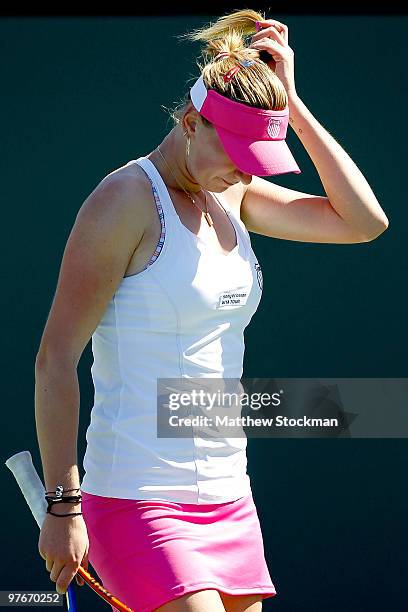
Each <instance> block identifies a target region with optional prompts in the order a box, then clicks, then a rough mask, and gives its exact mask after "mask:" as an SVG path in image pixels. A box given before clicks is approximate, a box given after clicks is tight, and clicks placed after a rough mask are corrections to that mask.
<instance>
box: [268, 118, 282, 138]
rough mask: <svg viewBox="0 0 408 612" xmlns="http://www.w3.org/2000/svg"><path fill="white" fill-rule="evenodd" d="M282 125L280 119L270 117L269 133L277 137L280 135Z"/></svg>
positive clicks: (272, 136)
mask: <svg viewBox="0 0 408 612" xmlns="http://www.w3.org/2000/svg"><path fill="white" fill-rule="evenodd" d="M280 126H281V122H280V119H275V117H271V118H270V119H269V123H268V134H269V136H270V137H271V138H277V136H279V132H280Z"/></svg>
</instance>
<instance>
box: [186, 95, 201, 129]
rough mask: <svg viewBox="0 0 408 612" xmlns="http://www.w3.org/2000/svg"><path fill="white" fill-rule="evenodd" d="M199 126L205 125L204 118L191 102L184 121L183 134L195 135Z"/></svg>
mask: <svg viewBox="0 0 408 612" xmlns="http://www.w3.org/2000/svg"><path fill="white" fill-rule="evenodd" d="M199 124H201V125H204V124H203V121H202V117H201V115H200V113H199V112H198V111H197V110H196V109H195V108H194V106H193V104H192V102H190V104H189V106H188V107H187V110H186V112H185V113H184V116H183V119H182V126H183V132H185V131H188V132H189V133H195V132H196V129H197V127H198V125H199Z"/></svg>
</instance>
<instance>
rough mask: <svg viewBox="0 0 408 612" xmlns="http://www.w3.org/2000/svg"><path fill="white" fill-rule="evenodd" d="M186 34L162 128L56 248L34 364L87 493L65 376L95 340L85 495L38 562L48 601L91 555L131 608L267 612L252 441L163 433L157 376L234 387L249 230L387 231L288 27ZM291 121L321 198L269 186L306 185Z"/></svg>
mask: <svg viewBox="0 0 408 612" xmlns="http://www.w3.org/2000/svg"><path fill="white" fill-rule="evenodd" d="M257 22H258V24H257ZM250 35H252V36H251V39H250V40H248V39H247V37H248V36H250ZM187 36H188V37H190V39H191V40H195V41H199V40H202V41H204V42H205V48H204V55H205V58H206V61H205V63H204V65H203V66H200V75H199V77H198V78H197V80H195V82H194V84H193V85H192V86H191V88H189V91H188V95H187V96H186V98H185V99H184V101H183V103H182V104H181V106H179V107H178V108H176V109H175V110H174V111H173V113H172V116H173V119H174V125H173V127H172V129H171V131H170V132H169V133H168V134H167V135H166V137H165V138H164V140H163V141H162V142H161V143H160V144H159V145H158V146H157V147H156V148H155V149H154V150H153V151H151V152H150V153H149V154H148V155H143V156H140V157H138V158H136V159H134V160H131V161H129V162H128V163H126V165H124V166H123V167H120V168H118V169H115V170H114V171H113V172H111V173H110V174H108V175H107V176H106V177H104V178H103V180H102V181H101V182H100V184H99V185H98V186H97V187H96V188H95V190H94V191H93V192H92V193H91V194H90V195H89V197H88V198H87V199H86V200H85V202H84V203H83V205H82V207H81V209H80V210H79V213H78V215H77V218H76V221H75V224H74V227H73V229H72V231H71V234H70V236H69V239H68V242H67V245H66V249H65V252H64V256H63V261H62V264H61V270H60V276H59V280H58V285H57V290H56V294H55V296H54V300H53V304H52V307H51V311H50V314H49V317H48V320H47V324H46V326H45V330H44V333H43V337H42V340H41V345H40V347H39V351H38V355H37V360H36V423H37V431H38V439H39V444H40V450H41V459H42V463H43V469H44V478H45V482H46V488H47V491H54V490H56V489H57V487H58V486H59V487H62V488H63V491H62V493H61V489H59V490H58V491H59V493H60V494H62V499H63V500H64V499H65V496H64V493H63V492H64V491H70V490H71V489H75V488H78V487H80V480H79V472H78V467H77V457H76V453H77V450H76V438H77V428H78V411H79V403H80V401H79V388H78V377H77V371H76V370H77V365H78V362H79V359H80V356H81V354H82V352H83V350H84V348H85V346H86V345H87V343H88V341H89V339H90V338H91V337H92V350H93V356H94V363H93V366H92V376H93V381H94V386H95V401H94V406H93V408H92V412H91V421H90V425H89V428H88V430H87V436H86V437H87V448H86V454H85V458H84V468H85V476H84V479H83V481H82V483H81V493H82V500H78V499H76V500H74V501H73V502H72V501H71V502H70V503H68V502H66V501H63V502H62V503H61V504H60V506H61V507H58V506H57V505H55V506H54V507H53V510H54V513H53V514H47V516H46V520H45V522H44V525H43V527H42V530H41V534H40V540H39V552H40V555H41V556H42V557H43V559H45V560H46V568H47V570H48V571H49V572H50V579H51V580H52V581H54V582H56V588H57V590H58V592H65V591H66V589H67V587H68V585H69V583H70V581H71V580H72V578H73V577H74V575H75V572H76V570H77V569H78V567H79V565H80V564H82V565H83V566H84V567H85V568H87V564H88V559H89V561H90V562H91V563H92V566H93V567H94V568H95V570H96V572H97V573H98V575H99V577H100V578H101V580H102V582H103V584H104V587H105V588H107V589H108V590H109V591H110V592H111V593H112V594H114V595H115V596H116V597H117V598H118V599H120V600H122V601H123V602H124V603H125V604H126V605H127V606H129V607H131V608H132V609H134V610H136V611H138V612H151V611H152V610H157V611H161V612H184V611H187V610H188V611H190V612H209V611H211V612H220V611H223V610H227V611H228V612H238V611H240V612H244V611H246V612H258V611H259V610H261V608H262V600H263V599H264V598H267V597H272V596H274V595H275V594H276V589H275V586H274V584H273V582H272V579H271V576H270V574H269V571H268V567H267V565H266V561H265V557H264V548H263V541H262V533H261V529H260V524H259V520H258V515H257V510H256V507H255V505H254V500H253V497H252V493H251V485H250V479H249V476H248V474H247V470H246V466H247V463H246V441H247V440H246V438H245V437H243V438H220V439H219V440H217V441H216V442H215V443H214V441H212V442H210V441H209V440H208V439H206V438H204V437H200V436H198V435H192V436H191V437H185V438H181V437H178V438H177V437H168V438H159V437H158V436H157V431H156V425H157V412H156V409H157V404H156V402H157V388H156V384H157V380H158V378H204V377H208V378H221V379H222V378H225V379H229V378H238V379H239V378H241V376H242V364H243V355H244V341H243V332H244V329H245V327H246V326H247V325H248V323H249V321H250V320H251V318H252V316H253V315H254V313H255V311H256V309H257V307H258V304H259V302H260V299H261V295H262V271H261V268H260V265H259V262H258V261H257V257H256V255H255V253H254V251H253V249H252V247H251V241H250V235H249V232H254V233H257V234H261V235H265V236H272V237H274V238H281V239H285V240H296V241H305V242H321V243H328V242H332V243H343V244H346V243H358V242H368V241H370V240H373V239H375V238H376V237H377V236H379V235H380V234H381V233H382V232H383V231H384V230H385V229H386V228H387V226H388V220H387V217H386V216H385V214H384V212H383V210H382V208H381V207H380V205H379V203H378V201H377V199H376V197H375V196H374V194H373V192H372V191H371V189H370V187H369V185H368V184H367V181H366V180H365V178H364V177H363V175H362V173H361V172H360V171H359V169H358V168H357V167H356V165H355V164H354V163H353V161H352V160H351V159H350V158H349V156H348V155H347V154H346V153H345V151H344V150H343V149H342V148H341V146H340V145H339V144H338V143H337V142H336V141H335V140H334V139H333V138H332V137H331V136H330V135H329V134H328V133H327V131H326V130H325V129H324V128H323V127H322V126H321V125H320V124H319V123H318V121H317V120H316V119H315V117H314V116H313V115H312V114H311V112H310V111H309V110H308V109H307V107H306V106H305V104H304V103H303V102H302V100H301V99H300V97H299V95H298V94H297V91H296V87H295V80H294V53H293V50H292V49H291V48H290V46H289V42H288V28H287V26H286V25H285V24H283V23H281V22H279V21H276V20H274V19H264V16H263V15H261V14H259V13H257V12H255V11H252V10H242V11H235V12H233V13H232V14H229V15H225V16H223V17H221V18H220V19H218V21H216V22H215V23H214V24H212V25H210V26H208V27H204V28H202V29H201V30H195V31H194V32H193V33H190V34H188V35H187ZM262 52H263V53H262ZM289 122H290V124H291V127H292V128H293V130H294V131H295V132H296V134H297V135H298V136H299V138H300V140H301V142H302V143H303V145H304V147H305V148H306V150H307V152H308V154H309V155H310V158H311V159H312V161H313V163H314V165H315V167H316V169H317V171H318V173H319V176H320V178H321V180H322V184H323V186H324V189H325V191H326V193H327V195H326V196H316V195H311V194H308V193H303V192H299V191H293V190H291V189H285V188H283V187H280V186H278V185H275V184H273V183H272V182H270V181H268V180H266V179H264V178H261V177H263V176H273V175H276V174H283V173H288V172H296V173H299V172H300V169H299V167H298V165H297V163H296V161H295V159H294V158H293V156H292V154H291V152H290V151H289V148H288V146H287V144H286V142H285V136H286V132H287V126H288V124H289ZM71 495H72V492H71ZM81 511H82V514H81ZM57 514H61V515H64V516H59V517H56V516H55V515H57ZM66 515H68V516H66Z"/></svg>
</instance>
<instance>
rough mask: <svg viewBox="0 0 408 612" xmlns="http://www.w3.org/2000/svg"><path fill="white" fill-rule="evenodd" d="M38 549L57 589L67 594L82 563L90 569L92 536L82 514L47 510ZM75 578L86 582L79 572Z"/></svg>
mask: <svg viewBox="0 0 408 612" xmlns="http://www.w3.org/2000/svg"><path fill="white" fill-rule="evenodd" d="M53 511H54V510H53ZM75 511H77V510H75ZM66 512H71V510H66ZM38 550H39V553H40V555H41V557H42V558H43V559H44V560H45V562H46V563H45V565H46V568H47V571H49V572H50V579H51V580H52V581H53V582H56V591H57V593H60V594H64V593H65V592H66V591H67V589H68V586H69V584H70V582H71V580H72V578H73V577H74V576H75V574H76V573H77V571H78V568H79V566H80V565H82V567H83V568H84V569H86V570H87V569H88V551H89V539H88V531H87V528H86V524H85V521H84V519H83V516H82V515H77V516H63V517H58V516H53V515H52V514H49V513H48V514H46V515H45V519H44V522H43V524H42V527H41V532H40V539H39V541H38ZM76 581H77V584H79V585H80V586H83V584H84V581H83V579H82V578H81V577H80V576H77V577H76Z"/></svg>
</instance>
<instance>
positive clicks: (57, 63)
mask: <svg viewBox="0 0 408 612" xmlns="http://www.w3.org/2000/svg"><path fill="white" fill-rule="evenodd" d="M237 8H240V7H237ZM220 14H222V13H220ZM217 16H218V15H217V14H211V15H208V16H203V15H199V16H187V15H182V16H178V17H168V16H166V17H162V18H160V16H155V17H137V16H134V17H110V18H109V17H88V18H86V17H84V18H79V17H78V18H73V17H72V18H69V17H66V18H57V17H54V18H52V17H50V18H3V19H1V20H0V48H1V54H0V62H1V89H2V94H1V106H2V108H1V115H0V116H1V123H2V129H1V141H2V142H1V144H2V147H1V148H2V163H1V170H2V180H1V183H0V189H1V200H2V228H3V232H2V238H3V240H2V242H3V245H4V247H5V248H4V250H3V253H4V255H3V267H2V275H3V296H2V305H3V308H2V321H3V328H2V340H3V350H2V359H3V366H2V371H3V374H4V381H3V385H2V388H3V402H2V404H3V418H2V426H3V437H2V440H3V444H2V453H1V460H2V463H4V461H5V460H6V459H7V457H9V456H10V455H11V454H13V453H15V452H18V451H20V450H24V449H29V450H31V452H32V455H33V458H34V461H35V464H36V466H37V468H38V470H39V471H40V469H41V464H40V461H39V451H38V444H37V439H36V433H35V420H34V401H33V398H34V359H35V355H36V351H37V348H38V345H39V342H40V338H41V335H42V331H43V328H44V325H45V321H46V318H47V316H48V312H49V308H50V305H51V301H52V298H53V295H54V291H55V287H56V282H57V278H58V272H59V267H60V263H61V258H62V254H63V250H64V248H65V243H66V240H67V238H68V235H69V232H70V230H71V227H72V224H73V222H74V220H75V216H76V214H77V211H78V209H79V208H80V206H81V204H82V202H83V200H84V199H85V198H86V196H87V195H88V194H89V193H90V191H91V190H93V189H94V187H95V186H96V185H97V183H98V182H99V181H100V180H101V179H102V178H103V177H104V176H105V175H106V174H107V173H108V172H110V171H111V170H112V169H114V168H116V167H118V166H120V165H122V164H124V163H126V162H127V161H129V160H130V159H135V158H137V157H139V156H140V155H145V154H147V153H148V152H150V151H151V150H152V149H153V148H154V147H155V146H156V145H157V144H158V143H160V142H161V140H162V139H163V137H164V136H165V134H166V133H167V132H168V131H169V130H170V128H171V122H170V120H169V121H168V120H167V114H166V113H165V112H164V111H163V109H162V108H161V105H162V104H163V105H165V106H171V105H172V104H173V102H176V101H178V100H179V98H180V97H181V96H182V94H183V93H184V91H185V89H186V81H187V79H189V78H190V77H192V76H194V75H196V76H198V68H197V67H196V64H195V59H196V58H197V57H198V56H199V52H200V47H199V45H197V44H194V43H190V42H180V41H178V40H177V39H176V38H175V35H177V34H181V33H183V32H186V31H187V30H188V29H191V28H192V27H197V26H199V25H201V24H202V23H206V22H208V21H210V20H211V21H214V20H215V18H216V17H217ZM270 17H274V18H277V19H278V20H280V21H283V22H284V23H286V24H287V25H288V26H289V44H290V45H291V47H292V48H293V49H294V51H295V77H296V83H297V90H298V93H299V95H300V96H301V98H302V99H303V101H304V102H305V103H306V105H307V106H308V108H309V109H310V110H311V111H312V113H313V114H314V116H315V117H316V118H317V119H318V120H319V121H320V123H321V124H322V125H323V126H324V127H325V128H326V129H327V130H328V131H329V132H330V133H331V134H332V135H333V136H334V137H335V138H336V140H337V141H338V142H339V143H340V144H341V145H342V146H343V147H344V149H345V150H346V151H347V153H348V154H349V155H350V156H351V158H352V159H353V160H354V161H355V163H356V164H357V165H358V167H359V168H360V170H361V171H362V172H363V174H364V176H365V177H366V178H367V180H368V182H369V184H370V185H371V187H372V189H373V191H374V193H375V194H376V196H377V198H378V200H379V202H380V204H381V206H382V208H383V209H384V211H385V213H386V215H387V217H388V218H389V221H390V226H389V229H388V230H387V231H386V232H385V233H384V234H383V235H381V236H380V237H379V238H378V239H377V240H375V241H373V242H370V243H363V244H355V245H336V244H309V243H300V242H294V241H284V240H273V239H268V238H266V237H262V236H258V235H255V234H251V239H252V244H253V247H254V250H255V252H256V254H257V256H258V259H259V261H260V263H261V266H262V268H263V275H264V295H263V299H262V302H261V305H260V307H259V309H258V312H257V313H256V315H255V316H254V318H253V320H252V322H251V324H250V326H249V327H248V328H247V330H246V335H245V340H246V357H245V370H244V375H245V376H246V377H254V376H256V377H274V376H278V377H309V376H310V377H405V376H407V365H406V347H407V332H406V313H407V295H406V289H405V284H406V275H407V256H406V238H407V232H406V226H407V220H408V219H407V212H406V209H407V201H406V200H407V198H406V177H407V171H406V159H407V156H406V136H407V130H406V116H407V112H406V109H407V95H406V94H407V91H406V89H407V85H406V83H407V80H406V62H407V59H408V54H407V36H406V31H407V29H406V26H407V20H406V17H405V16H396V17H387V16H357V17H354V16H347V15H342V16H336V17H329V16H304V15H302V16H300V15H298V16H296V15H284V14H274V15H270ZM287 141H288V144H289V146H290V147H291V149H292V151H293V153H294V156H295V158H296V160H297V161H298V163H299V165H300V167H301V169H302V174H300V175H295V174H287V175H282V176H279V177H276V178H275V179H274V182H276V183H279V184H280V185H284V186H286V187H289V188H293V189H296V190H300V191H304V192H307V193H312V194H316V195H317V194H319V195H324V189H323V187H322V185H321V182H320V178H319V175H318V173H317V171H316V169H315V168H314V166H313V164H312V162H311V160H310V158H309V157H308V154H307V152H306V151H305V149H304V148H303V145H302V144H301V142H300V141H299V140H298V139H297V136H296V135H295V133H294V132H293V131H292V129H291V128H288V138H287ZM91 363H92V354H91V350H90V344H89V345H88V346H87V348H86V350H85V352H84V354H83V356H82V359H81V361H80V364H79V377H80V386H81V423H80V432H79V451H78V452H79V458H80V462H82V457H83V453H84V449H85V430H86V428H87V426H88V423H89V415H90V409H91V407H92V401H93V388H92V380H91V375H90V366H91ZM386 409H387V406H384V410H386ZM62 442H63V441H62ZM406 450H407V444H406V440H404V439H395V440H391V439H389V440H382V439H373V440H359V439H351V440H333V439H329V440H327V439H326V440H304V439H303V440H296V439H290V440H289V439H288V440H285V439H280V440H277V439H276V440H265V439H260V440H259V439H258V440H254V439H250V440H248V464H249V473H250V475H251V478H252V487H253V493H254V498H255V501H256V504H257V508H258V514H259V517H260V520H261V525H262V531H263V534H264V543H265V555H266V558H267V561H268V565H269V569H270V573H271V576H272V579H273V581H274V584H275V586H276V588H277V591H278V596H277V597H275V598H270V599H267V600H266V601H265V602H264V607H263V609H264V610H276V611H280V612H283V611H285V612H289V611H290V612H292V611H294V610H296V611H305V612H317V611H318V612H320V611H324V612H326V611H328V610H330V611H331V612H337V611H339V612H340V611H342V612H343V611H344V610H358V611H359V612H361V611H369V612H374V611H377V610H384V609H387V610H393V612H395V611H397V610H404V609H406V599H407V597H406V588H405V587H406V573H404V572H405V571H406V566H405V569H404V564H405V559H406V551H405V549H406V528H405V524H406V516H407V497H406V466H407V463H406ZM80 466H81V470H82V463H80ZM82 474H83V471H81V475H82ZM0 484H1V487H2V488H1V490H2V491H3V502H2V520H1V527H2V533H1V542H2V561H1V578H0V590H1V589H2V590H7V589H20V590H21V589H28V588H31V589H48V590H54V588H55V584H54V583H52V582H51V581H50V579H49V575H48V573H47V572H46V570H45V562H44V561H43V560H42V559H41V557H40V556H39V554H38V550H37V545H38V531H37V530H36V527H35V524H34V522H33V519H32V518H31V515H30V513H29V511H28V508H27V507H26V505H25V502H24V500H23V498H22V497H21V495H20V492H19V490H18V488H17V486H16V484H15V482H14V479H13V477H12V475H11V473H10V472H8V470H7V468H6V467H4V469H2V470H0ZM403 517H404V519H405V520H403ZM404 540H405V541H404ZM17 573H18V575H17ZM79 597H80V599H81V601H82V602H83V605H82V609H92V610H104V609H105V610H107V609H108V608H107V605H106V604H104V603H103V602H102V600H99V599H98V598H97V597H96V596H94V595H93V593H92V592H91V591H90V589H88V587H86V586H84V587H83V588H82V589H81V590H80V591H79ZM88 606H90V607H89V608H88Z"/></svg>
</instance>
